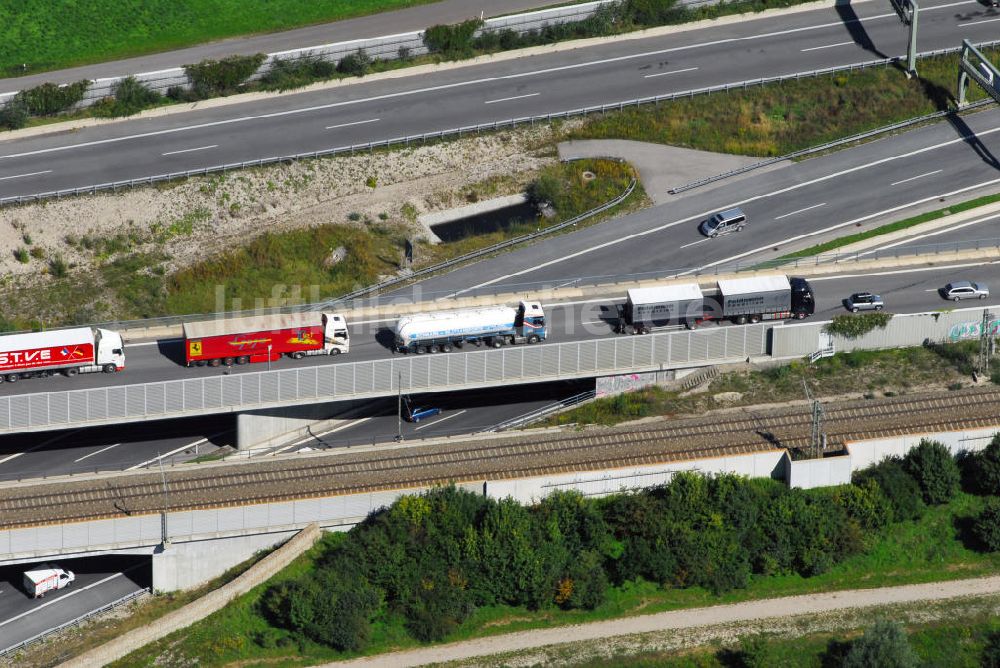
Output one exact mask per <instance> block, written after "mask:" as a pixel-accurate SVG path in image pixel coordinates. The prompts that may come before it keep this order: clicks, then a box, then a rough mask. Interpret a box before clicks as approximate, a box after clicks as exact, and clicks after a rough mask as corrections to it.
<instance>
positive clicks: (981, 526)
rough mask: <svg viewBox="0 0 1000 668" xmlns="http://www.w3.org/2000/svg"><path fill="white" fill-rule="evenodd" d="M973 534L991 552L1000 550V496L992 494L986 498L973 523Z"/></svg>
mask: <svg viewBox="0 0 1000 668" xmlns="http://www.w3.org/2000/svg"><path fill="white" fill-rule="evenodd" d="M972 535H973V536H975V537H976V539H978V540H979V542H980V543H982V544H983V546H984V547H985V548H986V549H987V550H989V551H990V552H996V551H997V550H1000V498H998V497H995V496H991V497H990V498H988V499H986V503H985V504H984V505H983V509H982V511H980V513H979V515H978V516H977V517H976V520H975V522H973V524H972Z"/></svg>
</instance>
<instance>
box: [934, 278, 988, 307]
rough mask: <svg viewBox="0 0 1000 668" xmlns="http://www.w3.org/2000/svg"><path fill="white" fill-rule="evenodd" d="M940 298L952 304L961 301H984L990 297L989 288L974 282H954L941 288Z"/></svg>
mask: <svg viewBox="0 0 1000 668" xmlns="http://www.w3.org/2000/svg"><path fill="white" fill-rule="evenodd" d="M941 296H942V297H944V298H945V299H950V300H951V301H953V302H957V301H960V300H962V299H986V298H987V297H989V296H990V288H989V286H987V285H984V284H982V283H976V282H974V281H955V282H954V283H949V284H948V285H946V286H944V287H943V288H941Z"/></svg>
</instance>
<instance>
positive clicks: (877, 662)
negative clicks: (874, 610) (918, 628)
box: [842, 621, 920, 668]
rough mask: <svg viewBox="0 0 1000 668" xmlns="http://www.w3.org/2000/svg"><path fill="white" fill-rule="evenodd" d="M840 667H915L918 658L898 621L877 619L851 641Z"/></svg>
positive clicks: (918, 660)
mask: <svg viewBox="0 0 1000 668" xmlns="http://www.w3.org/2000/svg"><path fill="white" fill-rule="evenodd" d="M842 665H843V667H844V668H916V666H919V665H920V659H919V657H918V656H917V654H916V652H914V651H913V648H912V647H911V646H910V639H909V638H908V637H907V636H906V632H905V631H904V630H903V627H901V626H900V625H899V624H895V623H893V622H889V621H879V622H875V624H874V625H873V626H872V627H871V628H869V629H866V630H865V634H864V635H863V636H861V637H860V638H858V639H857V640H855V641H854V642H853V643H851V649H850V650H849V651H848V652H847V656H845V657H844V662H843V664H842Z"/></svg>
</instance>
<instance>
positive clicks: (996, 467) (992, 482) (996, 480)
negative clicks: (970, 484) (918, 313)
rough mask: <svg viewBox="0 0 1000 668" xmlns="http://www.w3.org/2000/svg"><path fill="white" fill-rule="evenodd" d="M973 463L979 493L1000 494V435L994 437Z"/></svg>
mask: <svg viewBox="0 0 1000 668" xmlns="http://www.w3.org/2000/svg"><path fill="white" fill-rule="evenodd" d="M973 462H974V466H973V471H974V477H975V482H976V483H977V484H976V485H975V487H976V489H977V491H979V492H981V493H983V494H1000V434H997V435H996V436H994V437H993V440H992V441H990V443H989V445H987V446H986V448H985V449H984V450H983V451H982V452H980V453H979V454H978V455H977V456H975V458H974V460H973Z"/></svg>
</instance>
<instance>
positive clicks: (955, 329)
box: [948, 318, 1000, 341]
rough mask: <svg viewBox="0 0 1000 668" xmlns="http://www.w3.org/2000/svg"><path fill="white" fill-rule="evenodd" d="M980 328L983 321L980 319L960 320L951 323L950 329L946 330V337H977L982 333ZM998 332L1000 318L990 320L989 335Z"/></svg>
mask: <svg viewBox="0 0 1000 668" xmlns="http://www.w3.org/2000/svg"><path fill="white" fill-rule="evenodd" d="M982 329H983V321H982V320H981V319H980V320H970V321H968V322H960V323H958V324H956V325H952V326H951V329H949V330H948V339H949V340H951V341H962V340H965V339H978V338H979V336H980V335H981V333H982ZM998 332H1000V318H996V319H994V320H991V321H990V324H989V334H990V336H997V335H998Z"/></svg>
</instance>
